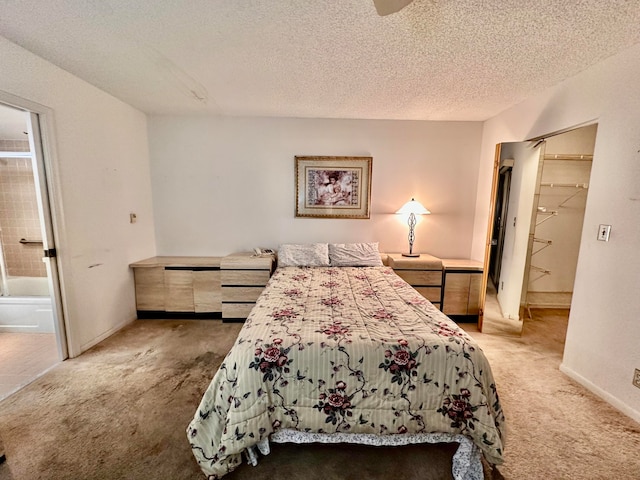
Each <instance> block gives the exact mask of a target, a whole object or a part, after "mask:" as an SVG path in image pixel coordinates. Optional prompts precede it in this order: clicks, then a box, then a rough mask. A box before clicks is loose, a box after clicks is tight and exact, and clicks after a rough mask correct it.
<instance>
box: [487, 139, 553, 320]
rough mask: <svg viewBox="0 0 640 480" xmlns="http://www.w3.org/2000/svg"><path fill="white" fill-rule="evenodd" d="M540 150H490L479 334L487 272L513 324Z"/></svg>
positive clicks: (508, 146) (522, 146)
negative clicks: (490, 178)
mask: <svg viewBox="0 0 640 480" xmlns="http://www.w3.org/2000/svg"><path fill="white" fill-rule="evenodd" d="M543 145H544V142H535V143H534V142H511V143H502V144H498V145H496V153H495V158H494V168H493V184H492V189H491V205H490V209H489V219H488V226H487V239H486V244H485V258H484V269H483V280H482V290H481V305H482V309H481V311H480V316H479V319H478V329H479V330H480V331H482V329H483V327H484V321H485V308H484V306H485V303H486V292H487V284H488V280H489V275H490V274H491V272H492V271H493V272H496V271H497V272H499V278H500V280H499V281H498V284H497V285H495V287H496V290H497V295H498V300H499V303H500V306H501V308H502V309H503V314H504V316H505V317H507V318H511V319H514V320H518V319H519V309H520V301H521V297H522V288H523V283H524V277H525V267H526V262H527V249H528V245H529V230H530V228H529V227H530V223H531V217H532V211H533V202H534V195H535V186H536V184H537V182H538V174H539V172H538V170H539V165H540V158H541V155H542V153H541V152H542V149H543ZM501 171H502V173H503V175H502V183H503V184H502V186H501ZM507 182H508V184H507ZM498 206H499V210H498ZM498 217H499V218H498ZM492 254H493V256H494V258H492ZM492 266H493V268H492Z"/></svg>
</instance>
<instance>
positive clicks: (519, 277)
mask: <svg viewBox="0 0 640 480" xmlns="http://www.w3.org/2000/svg"><path fill="white" fill-rule="evenodd" d="M596 133H597V124H592V125H587V126H584V127H579V128H575V129H572V130H569V131H564V132H561V133H558V134H553V135H551V134H550V135H547V136H545V138H536V139H533V140H531V141H527V142H516V143H505V144H500V145H498V146H497V151H496V162H497V163H496V170H495V173H494V193H493V207H492V216H491V220H490V223H489V228H490V232H489V236H488V239H489V241H488V244H487V253H486V255H485V270H486V271H487V273H486V274H485V276H486V280H485V281H486V292H485V294H486V298H485V315H484V318H483V331H487V332H489V333H490V332H492V331H493V332H497V333H501V334H510V335H516V336H520V335H522V332H523V329H524V328H526V324H527V321H530V320H531V319H532V318H533V314H532V312H534V311H538V312H541V313H542V315H544V314H545V313H548V314H552V313H554V312H553V311H552V310H556V311H557V313H558V314H559V315H562V316H566V317H567V318H568V312H569V310H570V308H571V300H572V296H573V285H574V283H575V275H576V267H577V262H578V253H579V250H580V244H581V239H582V227H583V221H584V214H585V208H586V202H587V197H588V193H589V181H590V175H591V165H592V162H593V152H594V148H595V140H596ZM594 234H595V233H594ZM562 311H564V313H563V312H562Z"/></svg>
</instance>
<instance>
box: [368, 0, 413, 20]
mask: <svg viewBox="0 0 640 480" xmlns="http://www.w3.org/2000/svg"><path fill="white" fill-rule="evenodd" d="M412 1H413V0H373V4H374V5H375V6H376V11H377V12H378V15H380V16H381V17H384V16H385V15H390V14H392V13H396V12H399V11H400V10H402V9H403V8H404V7H406V6H407V5H409V4H410V3H411V2H412Z"/></svg>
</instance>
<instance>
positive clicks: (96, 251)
mask: <svg viewBox="0 0 640 480" xmlns="http://www.w3.org/2000/svg"><path fill="white" fill-rule="evenodd" d="M0 58H2V75H1V76H0V90H2V91H4V92H7V93H8V94H10V95H13V96H15V97H19V98H23V99H25V100H28V101H29V102H34V103H37V104H40V105H43V106H46V107H47V108H48V109H50V110H51V111H52V117H53V118H51V119H48V120H50V121H52V122H53V123H54V126H53V129H52V131H53V132H54V138H53V143H54V146H53V148H54V149H55V161H56V165H55V174H56V175H55V177H56V178H55V180H54V181H55V182H56V183H55V185H56V187H57V188H56V190H57V195H58V196H59V197H60V198H58V199H56V200H57V203H59V205H60V210H62V211H63V212H64V214H63V215H62V212H58V213H59V214H60V215H59V216H58V217H57V218H54V222H55V223H56V227H57V230H58V231H61V232H63V234H62V235H61V236H62V237H63V239H60V238H59V239H58V245H57V247H58V252H59V253H58V264H59V268H60V270H61V276H62V277H63V279H64V304H65V307H66V322H67V330H68V340H69V353H70V356H77V355H79V354H80V353H81V352H82V351H83V350H85V349H86V348H89V347H90V346H92V345H93V344H95V343H97V342H98V341H99V340H101V339H103V338H105V335H108V334H109V333H112V332H113V331H115V330H117V329H118V328H121V327H122V326H124V325H126V324H127V323H128V322H130V321H132V320H133V319H134V318H135V316H136V313H135V293H134V286H133V274H132V273H131V271H130V269H129V267H128V265H129V263H132V262H134V261H136V260H140V259H141V258H144V257H149V256H153V255H155V237H154V228H153V222H154V221H153V209H152V201H151V184H150V173H149V153H148V137H147V120H146V117H145V115H144V114H143V113H142V112H140V111H138V110H136V109H134V108H132V107H131V106H129V105H127V104H125V103H123V102H122V101H120V100H118V99H116V98H114V97H112V96H110V95H108V94H106V93H104V92H103V91H101V90H99V89H97V88H96V87H94V86H92V85H90V84H88V83H87V82H85V81H83V80H81V79H79V78H77V77H75V76H74V75H72V74H70V73H68V72H66V71H64V70H62V69H60V68H58V67H57V66H55V65H53V64H51V63H50V62H47V61H45V60H43V59H42V58H40V57H38V56H36V55H34V54H32V53H30V52H29V51H27V50H25V49H23V48H22V47H20V46H18V45H16V44H14V43H12V42H10V41H8V40H7V39H5V38H3V37H0ZM131 212H134V213H136V214H137V216H138V221H137V223H135V224H130V223H129V213H131ZM61 242H62V243H61Z"/></svg>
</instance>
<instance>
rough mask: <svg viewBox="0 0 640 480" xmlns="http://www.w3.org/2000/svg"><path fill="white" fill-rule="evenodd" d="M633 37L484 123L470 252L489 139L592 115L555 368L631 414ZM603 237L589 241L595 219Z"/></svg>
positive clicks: (636, 259) (485, 200)
mask: <svg viewBox="0 0 640 480" xmlns="http://www.w3.org/2000/svg"><path fill="white" fill-rule="evenodd" d="M638 78H640V45H636V46H634V47H632V48H630V49H628V50H626V51H624V52H622V53H620V54H618V55H616V56H613V57H611V58H609V59H607V60H605V61H603V62H601V63H599V64H598V65H596V66H594V67H592V68H590V69H588V70H586V71H584V72H582V73H580V74H579V75H577V76H575V77H573V78H571V79H569V80H568V81H565V82H563V83H561V84H559V85H557V86H556V87H554V88H551V89H548V90H545V91H544V92H542V93H540V94H539V95H536V96H534V97H531V98H529V99H528V100H526V101H525V102H523V103H521V104H519V105H517V106H515V107H513V108H511V109H509V110H507V111H505V112H503V113H501V114H500V115H498V116H496V117H495V118H492V119H491V120H489V121H487V122H486V123H485V129H484V132H483V143H482V153H481V166H480V177H479V184H478V203H477V206H478V209H477V215H476V228H475V233H474V245H473V255H474V257H475V258H482V254H483V252H484V243H485V238H486V227H487V218H488V205H489V199H490V198H489V197H490V189H491V176H492V168H491V167H492V164H493V156H494V151H495V145H496V144H497V143H499V142H508V141H522V140H525V139H528V138H532V137H536V136H540V135H544V134H547V133H550V132H555V131H559V130H563V129H567V128H570V127H574V126H577V125H580V124H585V123H593V122H595V121H597V123H598V132H597V137H596V145H595V150H594V161H593V167H592V171H591V181H590V188H589V197H588V201H587V206H586V212H585V219H584V228H583V233H582V241H581V246H580V253H579V258H578V266H577V271H576V282H575V286H574V294H573V301H572V305H571V315H570V319H569V328H568V332H567V338H566V345H565V352H564V358H563V363H562V367H561V368H562V370H563V371H564V372H566V373H567V374H568V375H570V376H571V377H573V378H574V379H576V380H577V381H579V382H580V383H582V384H583V385H585V386H586V387H588V388H590V389H592V390H593V391H594V392H596V393H597V394H599V395H600V396H602V397H603V398H605V399H606V400H608V401H609V402H611V403H612V404H613V405H615V406H616V407H618V408H619V409H621V410H622V411H624V412H626V413H627V414H628V415H630V416H632V417H633V418H635V419H636V420H638V421H640V390H638V389H637V388H636V387H634V386H633V385H632V384H631V380H632V376H633V371H634V368H640V349H639V348H638V344H639V341H640V321H638V312H640V296H639V295H638V293H637V290H638V285H640V248H639V247H640V221H639V219H640V153H639V152H640V129H638V125H640V84H639V83H638ZM600 223H605V224H611V225H612V226H613V227H612V233H611V240H610V241H609V242H608V243H605V242H599V241H597V240H596V232H597V228H598V224H600Z"/></svg>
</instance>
